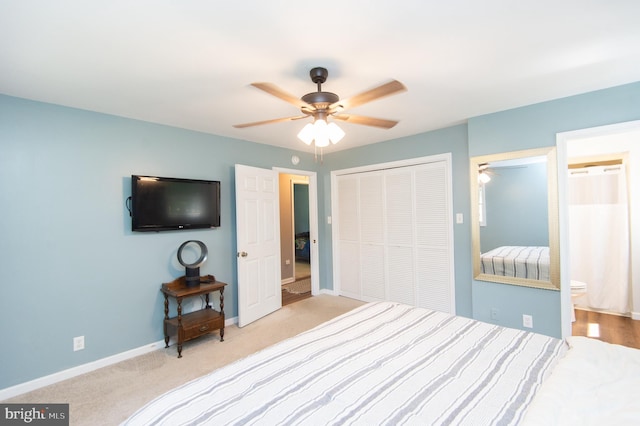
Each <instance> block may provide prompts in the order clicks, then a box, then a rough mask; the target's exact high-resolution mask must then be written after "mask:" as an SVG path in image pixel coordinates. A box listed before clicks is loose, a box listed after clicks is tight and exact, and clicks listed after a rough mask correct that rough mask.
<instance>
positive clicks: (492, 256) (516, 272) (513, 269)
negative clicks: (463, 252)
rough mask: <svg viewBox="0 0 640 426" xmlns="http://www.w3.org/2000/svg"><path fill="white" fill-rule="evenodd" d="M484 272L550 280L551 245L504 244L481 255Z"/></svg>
mask: <svg viewBox="0 0 640 426" xmlns="http://www.w3.org/2000/svg"><path fill="white" fill-rule="evenodd" d="M480 263H481V265H482V273H484V274H489V275H500V276H503V277H517V278H528V279H531V280H541V281H549V280H550V275H549V247H523V246H503V247H498V248H496V249H493V250H491V251H488V252H486V253H483V254H481V255H480Z"/></svg>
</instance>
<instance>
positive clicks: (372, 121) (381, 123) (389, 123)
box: [332, 114, 398, 129]
mask: <svg viewBox="0 0 640 426" xmlns="http://www.w3.org/2000/svg"><path fill="white" fill-rule="evenodd" d="M332 117H333V118H335V119H337V120H343V121H346V122H347V123H353V124H363V125H365V126H373V127H382V128H383V129H390V128H392V127H393V126H395V125H396V124H398V122H397V121H394V120H385V119H384V118H374V117H365V116H362V115H352V114H334V115H332Z"/></svg>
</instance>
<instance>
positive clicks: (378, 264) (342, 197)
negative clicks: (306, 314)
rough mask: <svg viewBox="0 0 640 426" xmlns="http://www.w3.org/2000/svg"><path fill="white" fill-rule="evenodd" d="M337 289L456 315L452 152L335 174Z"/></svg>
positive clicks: (348, 294) (334, 228) (334, 227)
mask: <svg viewBox="0 0 640 426" xmlns="http://www.w3.org/2000/svg"><path fill="white" fill-rule="evenodd" d="M332 182H333V185H332V188H334V191H335V192H334V194H333V218H334V222H333V241H334V289H336V290H337V291H338V292H339V294H341V295H343V296H347V297H352V298H355V299H359V300H364V301H375V300H391V301H396V302H401V303H406V304H410V305H414V306H420V307H425V308H429V309H434V310H439V311H443V312H448V313H455V300H454V298H455V297H454V294H455V292H454V273H453V223H452V203H451V192H452V191H451V159H450V154H446V155H439V156H432V157H425V158H421V159H416V160H413V162H412V163H411V164H398V163H387V164H381V165H376V166H371V167H370V168H368V169H367V170H362V169H352V170H343V171H336V172H333V173H332Z"/></svg>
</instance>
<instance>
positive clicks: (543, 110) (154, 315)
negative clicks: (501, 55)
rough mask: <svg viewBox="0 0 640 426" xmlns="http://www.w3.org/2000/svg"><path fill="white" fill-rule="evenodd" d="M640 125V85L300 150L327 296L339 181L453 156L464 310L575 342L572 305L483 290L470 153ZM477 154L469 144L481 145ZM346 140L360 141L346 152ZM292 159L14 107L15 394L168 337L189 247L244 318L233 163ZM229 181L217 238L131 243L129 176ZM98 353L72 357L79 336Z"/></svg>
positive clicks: (1, 187) (11, 310) (10, 112)
mask: <svg viewBox="0 0 640 426" xmlns="http://www.w3.org/2000/svg"><path fill="white" fill-rule="evenodd" d="M638 119H640V83H635V84H632V85H627V86H622V87H618V88H613V89H609V90H605V91H599V92H593V93H589V94H586V95H580V96H576V97H572V98H566V99H561V100H557V101H553V102H547V103H543V104H538V105H533V106H530V107H525V108H519V109H516V110H510V111H505V112H501V113H496V114H491V115H487V116H482V117H477V118H474V119H471V120H469V123H468V126H467V125H458V126H453V127H450V128H446V129H442V130H437V131H433V132H429V133H425V134H422V135H416V136H411V137H407V138H402V139H397V140H394V141H389V142H383V143H379V144H375V145H370V146H366V147H361V148H354V149H351V150H346V151H341V152H339V153H336V154H331V155H326V156H325V160H324V163H322V164H320V163H314V161H313V155H312V154H308V153H303V152H296V155H298V156H299V157H300V158H301V162H300V164H299V165H298V166H297V168H298V169H299V170H309V171H317V172H318V193H319V200H318V209H319V215H320V221H319V227H320V229H319V237H320V238H319V244H320V247H319V248H320V250H319V251H320V265H321V270H320V283H321V288H326V289H331V288H332V287H333V284H332V281H331V279H332V275H331V270H332V263H331V228H330V225H327V223H326V220H325V219H326V217H327V216H329V215H330V214H331V205H330V200H331V193H330V191H331V186H330V172H331V170H338V169H344V168H350V167H356V166H361V165H368V164H375V163H382V162H387V161H395V160H402V159H407V158H413V157H421V156H427V155H434V154H440V153H446V152H451V153H452V158H453V174H454V176H453V206H454V208H453V210H454V213H463V214H464V217H465V223H464V224H461V225H454V238H455V240H454V243H455V274H456V310H457V313H458V314H459V315H464V316H473V317H474V318H478V319H481V320H486V321H490V318H489V311H490V308H491V307H497V308H499V309H500V314H501V315H500V321H499V323H500V324H503V325H507V326H512V327H516V328H518V327H519V326H520V324H521V321H522V320H521V314H522V313H530V314H532V315H534V326H535V327H534V331H539V332H541V333H545V334H551V335H556V336H557V335H559V334H560V302H559V294H558V293H557V292H553V291H546V290H536V289H529V288H524V287H515V286H508V285H501V284H495V283H485V282H473V285H472V277H471V249H470V245H471V244H470V243H471V241H470V238H471V237H470V228H469V225H468V224H469V220H468V219H469V212H470V205H469V176H468V161H469V156H476V155H484V154H490V153H496V152H504V151H514V150H521V149H528V148H535V147H543V146H552V145H555V134H556V133H557V132H561V131H568V130H574V129H581V128H587V127H593V126H598V125H604V124H612V123H617V122H623V121H630V120H638ZM467 141H468V144H467ZM345 142H346V139H345ZM291 154H292V151H290V150H285V149H281V148H276V147H271V146H266V145H260V144H254V143H250V142H246V141H240V140H234V139H229V138H224V137H221V136H215V135H208V134H203V133H198V132H192V131H187V130H183V129H177V128H172V127H167V126H161V125H155V124H150V123H144V122H139V121H135V120H128V119H123V118H119V117H114V116H108V115H104V114H97V113H92V112H87V111H81V110H76V109H71V108H65V107H60V106H54V105H49V104H43V103H39V102H32V101H27V100H23V99H17V98H12V97H7V96H2V95H0V282H1V283H2V288H3V294H2V297H1V298H0V313H1V314H0V315H1V317H0V319H1V321H0V335H1V336H2V337H3V342H2V348H3V350H2V353H1V355H0V365H1V368H0V389H1V388H5V387H8V386H12V385H15V384H19V383H23V382H26V381H29V380H33V379H35V378H38V377H42V376H45V375H48V374H52V373H55V372H58V371H62V370H65V369H67V368H70V367H74V366H78V365H82V364H85V363H88V362H91V361H95V360H98V359H101V358H104V357H107V356H110V355H114V354H118V353H121V352H124V351H127V350H130V349H133V348H138V347H140V346H143V345H145V344H148V343H151V342H156V341H159V340H161V339H162V330H161V326H160V324H161V323H162V317H163V306H162V297H161V295H160V292H159V287H160V284H161V283H162V282H167V281H169V280H171V279H173V278H174V277H177V276H180V275H181V274H182V270H181V268H180V267H179V264H177V261H176V260H175V256H176V250H177V248H178V246H179V245H180V244H181V243H182V242H184V241H186V240H188V239H200V240H202V241H204V242H205V243H206V244H207V245H208V247H209V260H208V261H207V263H206V264H205V265H203V267H202V268H201V272H202V273H203V274H213V275H215V276H216V277H217V278H218V279H219V280H221V281H225V282H228V283H229V284H230V286H229V288H228V290H227V291H225V302H226V303H225V307H226V309H225V311H226V313H227V317H229V318H231V317H234V316H236V314H237V312H236V309H237V298H236V263H235V252H236V247H235V245H236V242H235V231H234V229H235V209H234V204H235V199H234V190H233V187H234V164H236V163H242V164H248V165H252V166H257V167H264V168H271V167H273V166H276V167H283V168H291V164H290V161H289V159H290V157H291ZM131 174H149V175H163V176H176V177H191V178H199V179H216V180H220V181H221V183H222V226H221V227H220V228H219V229H216V230H203V231H179V232H167V233H159V234H138V233H135V234H134V233H131V231H130V220H129V217H128V213H127V211H126V208H125V205H124V202H125V199H126V197H127V196H128V195H129V191H130V189H129V176H130V175H131ZM80 335H84V336H85V339H86V349H85V350H83V351H78V352H73V351H72V339H73V337H74V336H80Z"/></svg>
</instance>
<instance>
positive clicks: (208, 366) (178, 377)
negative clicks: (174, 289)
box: [2, 295, 363, 426]
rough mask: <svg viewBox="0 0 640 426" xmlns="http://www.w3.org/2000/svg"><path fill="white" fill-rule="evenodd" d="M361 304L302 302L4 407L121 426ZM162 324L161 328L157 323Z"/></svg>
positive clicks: (330, 299) (329, 299) (328, 299)
mask: <svg viewBox="0 0 640 426" xmlns="http://www.w3.org/2000/svg"><path fill="white" fill-rule="evenodd" d="M362 304H363V302H360V301H358V300H354V299H349V298H346V297H335V296H329V295H319V296H315V297H310V298H308V299H304V300H301V301H299V302H296V303H293V304H291V305H287V306H284V307H283V308H282V309H280V310H278V311H276V312H274V313H272V314H270V315H267V316H266V317H264V318H262V319H260V320H258V321H256V322H254V323H252V324H249V325H247V326H245V327H243V328H238V327H237V326H236V325H233V326H228V327H226V328H225V334H224V342H220V336H219V335H218V334H211V335H208V336H204V337H201V338H199V339H196V340H192V341H190V342H186V343H185V344H184V345H183V349H182V358H180V359H178V358H177V352H176V347H175V346H174V345H172V346H170V347H169V348H168V349H161V350H157V351H154V352H151V353H148V354H145V355H142V356H139V357H136V358H132V359H130V360H127V361H123V362H120V363H118V364H114V365H111V366H109V367H105V368H101V369H99V370H96V371H93V372H91V373H87V374H83V375H81V376H78V377H74V378H72V379H69V380H66V381H64V382H60V383H56V384H54V385H51V386H47V387H44V388H42V389H38V390H35V391H33V392H29V393H26V394H24V395H20V396H17V397H15V398H11V399H8V400H5V401H2V402H4V403H69V404H70V415H69V417H70V424H71V425H74V426H75V425H117V424H119V423H120V422H122V421H124V420H125V419H126V418H127V417H128V416H129V415H131V414H133V412H135V411H136V410H137V409H138V408H140V407H141V406H142V405H144V404H145V403H147V402H149V401H150V400H152V399H153V398H155V397H157V396H159V395H161V394H162V393H164V392H166V391H168V390H170V389H172V388H174V387H176V386H179V385H181V384H183V383H186V382H187V381H190V380H192V379H195V378H196V377H199V376H201V375H203V374H206V373H208V372H210V371H212V370H214V369H216V368H219V367H222V366H224V365H226V364H229V363H231V362H233V361H235V360H237V359H240V358H244V357H245V356H247V355H249V354H251V353H253V352H256V351H259V350H261V349H264V348H265V347H267V346H269V345H272V344H274V343H276V342H279V341H281V340H284V339H286V338H289V337H292V336H295V335H296V334H299V333H301V332H303V331H305V330H308V329H311V328H313V327H315V326H316V325H318V324H320V323H322V322H324V321H327V320H329V319H331V318H334V317H336V316H338V315H341V314H343V313H345V312H348V311H350V310H352V309H354V308H356V307H358V306H360V305H362ZM158 326H161V324H159V325H158Z"/></svg>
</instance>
